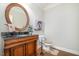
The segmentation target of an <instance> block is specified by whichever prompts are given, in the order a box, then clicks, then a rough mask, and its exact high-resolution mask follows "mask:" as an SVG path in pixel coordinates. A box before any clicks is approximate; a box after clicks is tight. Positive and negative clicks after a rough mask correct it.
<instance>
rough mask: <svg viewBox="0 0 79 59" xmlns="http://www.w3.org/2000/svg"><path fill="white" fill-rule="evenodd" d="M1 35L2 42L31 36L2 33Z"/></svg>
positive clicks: (24, 33)
mask: <svg viewBox="0 0 79 59" xmlns="http://www.w3.org/2000/svg"><path fill="white" fill-rule="evenodd" d="M1 34H2V38H3V39H4V40H8V39H16V38H23V37H29V36H33V35H30V34H29V33H28V32H2V33H1Z"/></svg>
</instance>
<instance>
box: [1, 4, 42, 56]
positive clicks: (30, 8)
mask: <svg viewBox="0 0 79 59" xmlns="http://www.w3.org/2000/svg"><path fill="white" fill-rule="evenodd" d="M8 4H9V3H0V55H2V51H3V39H2V38H1V32H7V31H8V30H7V27H6V26H5V25H4V24H6V21H5V9H6V6H7V5H8ZM21 5H23V6H24V7H25V9H26V10H27V12H28V14H29V18H30V24H31V25H33V24H34V21H36V20H43V11H42V10H41V9H40V8H39V7H37V6H36V5H34V4H21ZM19 22H20V21H19ZM21 24H22V23H21ZM33 26H34V25H33ZM34 34H43V31H40V32H39V31H38V32H35V31H34Z"/></svg>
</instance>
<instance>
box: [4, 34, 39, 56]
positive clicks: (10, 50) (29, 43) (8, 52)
mask: <svg viewBox="0 0 79 59" xmlns="http://www.w3.org/2000/svg"><path fill="white" fill-rule="evenodd" d="M37 39H38V36H37V35H33V36H28V37H21V38H14V39H13V38H12V39H7V40H5V41H4V56H36V55H37V46H36V45H37Z"/></svg>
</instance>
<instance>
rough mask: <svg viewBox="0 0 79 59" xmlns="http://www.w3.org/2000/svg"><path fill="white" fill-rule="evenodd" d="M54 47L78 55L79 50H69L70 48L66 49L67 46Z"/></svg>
mask: <svg viewBox="0 0 79 59" xmlns="http://www.w3.org/2000/svg"><path fill="white" fill-rule="evenodd" d="M53 47H54V48H56V49H59V50H62V51H66V52H69V53H72V54H76V55H79V51H75V50H71V49H67V48H63V47H59V46H53Z"/></svg>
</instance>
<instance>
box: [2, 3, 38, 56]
mask: <svg viewBox="0 0 79 59" xmlns="http://www.w3.org/2000/svg"><path fill="white" fill-rule="evenodd" d="M17 12H18V13H17ZM20 17H21V18H20ZM5 19H6V22H7V24H5V25H6V26H7V27H8V30H9V32H6V33H2V37H3V39H4V56H35V55H37V52H36V50H37V46H36V45H37V39H38V35H32V34H30V35H29V33H32V31H31V30H32V28H31V29H30V30H29V26H30V24H29V16H28V12H27V11H26V9H25V8H24V7H23V6H22V5H20V4H18V3H11V4H9V5H8V6H7V7H6V10H5ZM24 31H27V32H29V33H27V32H24Z"/></svg>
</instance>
